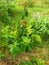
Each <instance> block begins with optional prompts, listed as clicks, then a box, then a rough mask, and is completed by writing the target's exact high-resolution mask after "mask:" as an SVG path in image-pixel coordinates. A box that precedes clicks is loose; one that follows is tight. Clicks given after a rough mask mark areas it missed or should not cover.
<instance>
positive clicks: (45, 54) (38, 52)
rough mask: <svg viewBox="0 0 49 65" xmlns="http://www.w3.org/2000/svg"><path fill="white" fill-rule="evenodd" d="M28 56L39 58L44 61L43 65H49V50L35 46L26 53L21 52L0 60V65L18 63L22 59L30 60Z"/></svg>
mask: <svg viewBox="0 0 49 65" xmlns="http://www.w3.org/2000/svg"><path fill="white" fill-rule="evenodd" d="M30 57H37V58H41V59H43V60H45V61H46V63H45V65H49V51H48V49H47V48H37V49H33V50H32V51H30V52H28V53H22V54H20V55H18V56H16V57H15V58H12V57H10V56H9V57H8V59H7V60H5V59H3V60H0V65H17V64H18V65H19V63H21V61H22V60H27V61H30Z"/></svg>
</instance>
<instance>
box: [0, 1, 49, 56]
mask: <svg viewBox="0 0 49 65" xmlns="http://www.w3.org/2000/svg"><path fill="white" fill-rule="evenodd" d="M27 3H29V7H28V6H26V9H24V7H23V6H22V5H21V3H20V1H16V0H14V1H12V0H1V2H0V21H1V22H2V23H3V24H4V25H2V26H1V29H0V48H1V49H2V46H3V48H4V49H3V50H5V49H7V51H9V52H10V53H11V54H12V55H17V54H20V53H21V52H28V51H30V50H31V49H32V48H36V47H37V46H38V45H39V44H42V41H43V38H44V39H45V37H46V36H49V17H46V16H40V15H35V16H33V15H32V13H31V14H30V13H29V11H30V10H29V9H28V8H30V7H31V6H32V2H31V0H29V1H27ZM30 3H31V4H30ZM22 4H23V3H22ZM27 5H28V4H27ZM26 12H27V15H26ZM23 25H24V26H23ZM47 39H49V38H47ZM3 50H2V51H3Z"/></svg>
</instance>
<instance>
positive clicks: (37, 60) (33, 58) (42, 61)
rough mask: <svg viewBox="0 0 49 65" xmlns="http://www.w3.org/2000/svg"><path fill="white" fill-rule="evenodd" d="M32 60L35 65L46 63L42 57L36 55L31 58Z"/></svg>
mask: <svg viewBox="0 0 49 65" xmlns="http://www.w3.org/2000/svg"><path fill="white" fill-rule="evenodd" d="M31 62H32V63H33V65H45V61H44V60H42V59H38V58H36V57H32V58H31Z"/></svg>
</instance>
